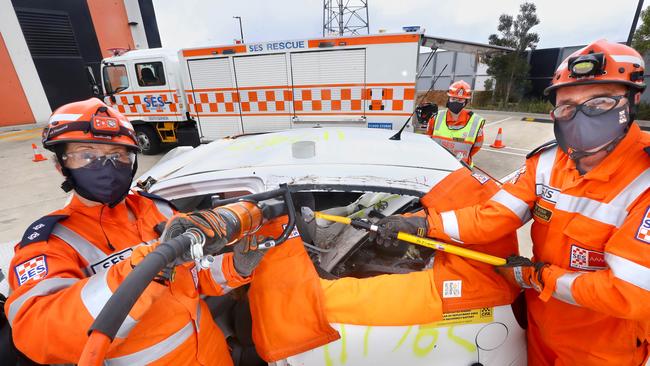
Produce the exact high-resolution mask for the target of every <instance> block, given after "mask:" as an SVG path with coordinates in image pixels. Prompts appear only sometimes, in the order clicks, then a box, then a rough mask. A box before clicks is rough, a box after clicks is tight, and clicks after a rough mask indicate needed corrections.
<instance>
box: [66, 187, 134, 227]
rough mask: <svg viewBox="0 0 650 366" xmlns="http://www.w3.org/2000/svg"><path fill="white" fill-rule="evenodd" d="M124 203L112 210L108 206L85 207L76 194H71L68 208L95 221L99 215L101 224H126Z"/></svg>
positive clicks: (126, 216) (126, 213)
mask: <svg viewBox="0 0 650 366" xmlns="http://www.w3.org/2000/svg"><path fill="white" fill-rule="evenodd" d="M125 201H126V200H125ZM125 201H122V202H120V203H118V204H117V205H116V206H115V207H113V208H110V207H108V205H97V206H86V205H85V204H84V203H83V202H81V200H80V199H79V197H78V196H77V194H73V195H72V200H71V201H70V204H69V205H68V207H69V208H70V209H71V210H73V211H76V212H79V213H81V214H83V215H85V216H88V217H91V218H95V219H97V220H99V218H100V215H101V219H102V222H113V223H127V222H129V214H128V211H127V207H126V203H125ZM130 206H132V205H130ZM102 207H103V210H102Z"/></svg>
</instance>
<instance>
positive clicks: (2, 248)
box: [0, 111, 553, 292]
mask: <svg viewBox="0 0 650 366" xmlns="http://www.w3.org/2000/svg"><path fill="white" fill-rule="evenodd" d="M478 113H479V114H480V115H482V116H483V117H485V118H486V126H485V144H484V147H483V149H482V150H481V151H480V152H479V153H478V154H477V155H476V157H475V164H476V166H478V167H480V168H481V169H483V170H484V171H486V172H487V173H488V174H489V175H491V176H492V177H495V178H497V179H501V178H503V177H504V176H506V175H508V174H509V173H511V172H513V171H514V170H516V169H518V168H519V167H520V166H521V165H522V164H523V163H524V161H525V156H526V154H527V153H528V152H529V151H530V150H532V149H534V148H535V147H537V146H539V145H541V144H542V143H544V142H546V141H548V140H551V139H552V138H553V128H552V124H550V123H539V122H525V121H522V117H524V116H525V115H524V114H521V113H504V112H491V111H479V112H478ZM499 128H502V130H503V142H504V144H505V145H506V147H505V148H503V149H494V148H491V147H489V145H490V144H492V142H493V141H494V139H495V137H496V135H497V132H498V129H499ZM40 133H41V129H40V128H28V129H17V130H15V131H11V130H7V129H5V130H4V131H2V132H0V166H2V167H3V169H2V170H3V172H2V174H0V186H2V187H4V188H3V190H2V192H3V197H2V200H0V268H7V264H5V263H6V262H8V261H9V259H10V257H11V256H12V254H13V250H12V245H11V243H16V242H18V241H19V240H20V238H21V236H22V234H23V232H24V231H25V230H26V228H27V226H28V225H29V224H31V223H32V222H34V221H35V220H37V219H38V218H40V217H42V216H44V215H46V214H48V213H50V212H52V211H54V210H56V209H58V208H61V207H63V206H64V205H65V202H66V200H67V198H68V195H67V194H66V193H64V192H63V191H62V190H61V189H60V188H59V186H60V184H61V182H62V181H63V179H62V176H61V174H60V173H59V172H58V171H57V170H56V169H55V165H54V163H53V162H54V158H53V156H52V154H51V153H49V152H47V151H43V150H41V153H42V154H43V155H44V156H46V157H47V158H48V160H46V161H42V162H32V157H33V151H32V147H31V144H32V143H34V144H36V145H37V146H39V147H40ZM162 155H163V154H160V155H155V156H140V157H139V160H138V163H139V169H138V176H139V175H140V174H141V173H144V172H145V171H146V170H148V169H149V168H150V167H151V166H153V165H154V164H155V163H156V162H157V161H158V160H159V159H160V158H161V157H162ZM528 232H529V229H528V228H526V227H524V228H522V229H521V230H520V233H519V234H520V247H521V250H522V253H524V254H528V255H530V239H529V235H528ZM3 290H4V289H3V288H2V286H0V292H4V291H3Z"/></svg>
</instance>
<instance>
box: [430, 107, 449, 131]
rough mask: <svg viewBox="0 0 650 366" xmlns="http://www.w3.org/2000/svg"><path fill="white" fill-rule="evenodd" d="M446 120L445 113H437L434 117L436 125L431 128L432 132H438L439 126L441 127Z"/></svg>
mask: <svg viewBox="0 0 650 366" xmlns="http://www.w3.org/2000/svg"><path fill="white" fill-rule="evenodd" d="M446 120H447V111H443V112H439V113H438V114H437V115H436V124H435V126H434V127H433V131H434V132H438V131H440V126H442V124H443V123H445V121H446Z"/></svg>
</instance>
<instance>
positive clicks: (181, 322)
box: [5, 98, 263, 365]
mask: <svg viewBox="0 0 650 366" xmlns="http://www.w3.org/2000/svg"><path fill="white" fill-rule="evenodd" d="M43 145H44V147H45V148H47V149H49V150H51V151H52V152H54V153H55V154H56V159H57V169H58V170H59V171H60V172H61V173H62V174H63V175H64V177H65V181H64V182H63V184H62V188H63V189H64V190H65V191H66V192H69V191H73V194H72V195H71V196H70V199H69V201H68V203H67V205H66V206H65V207H64V208H63V209H60V210H57V211H55V212H53V213H51V214H49V215H47V216H45V217H43V218H41V219H39V220H38V221H36V222H34V223H33V224H32V225H31V226H30V227H29V229H28V230H27V231H26V232H25V235H24V236H23V238H22V240H21V242H20V243H19V244H18V245H17V246H16V248H15V251H16V254H15V256H14V258H13V259H12V261H11V268H13V271H12V273H11V274H10V276H9V281H10V285H11V288H12V290H13V293H12V294H11V295H10V296H9V299H8V301H7V303H6V305H5V309H6V313H7V318H8V321H9V323H10V325H11V328H12V334H13V339H14V343H15V345H16V347H17V348H18V349H19V350H20V351H21V352H23V353H24V354H25V355H26V356H27V357H29V358H30V359H32V360H34V361H36V362H38V363H42V364H62V363H76V362H78V360H79V357H80V354H81V351H82V349H83V347H84V344H85V342H86V340H87V332H88V329H89V327H90V325H91V324H92V322H93V321H94V320H95V317H96V316H97V315H98V314H99V312H100V311H101V310H102V308H103V306H104V304H105V303H106V302H107V300H108V299H109V297H110V296H111V295H112V294H113V292H114V291H115V290H116V288H117V287H118V286H119V285H120V284H121V283H122V281H123V280H124V279H125V278H126V276H127V275H128V274H129V273H130V272H131V270H132V269H133V268H134V267H135V266H136V265H137V264H138V263H139V262H140V261H141V260H142V259H143V258H144V256H146V255H147V254H148V253H150V252H151V251H153V250H154V249H155V247H156V245H157V244H158V240H159V238H160V236H161V233H160V232H159V231H160V230H157V228H159V227H160V224H161V223H163V224H164V223H165V222H167V220H168V219H170V218H171V217H176V216H173V215H174V214H175V209H174V208H173V207H172V206H171V205H170V203H169V202H167V201H165V200H164V199H162V198H160V197H157V196H154V195H150V194H147V193H145V192H131V191H130V187H131V182H132V180H133V177H134V175H135V173H136V170H137V159H136V154H137V153H138V152H139V150H140V149H139V147H138V143H137V140H136V135H135V131H134V130H133V127H132V126H131V124H130V123H129V122H128V120H127V119H126V117H124V116H123V115H121V114H120V113H119V112H117V111H116V110H114V109H112V108H110V107H108V106H106V104H104V103H103V102H102V101H100V100H99V99H96V98H91V99H88V100H85V101H81V102H75V103H70V104H66V105H64V106H62V107H60V108H58V109H57V110H56V111H54V113H53V114H52V116H51V117H50V121H49V124H48V126H47V127H46V128H45V129H44V131H43ZM210 219H211V218H210V212H208V211H205V212H201V213H195V214H188V215H186V216H185V220H186V221H187V220H191V221H193V222H196V223H202V226H203V227H204V228H205V230H204V233H206V238H207V240H206V244H205V246H204V251H205V252H206V253H215V254H216V253H218V252H219V251H220V250H221V249H222V248H223V247H224V246H225V244H226V243H224V242H223V240H220V238H219V235H218V233H216V232H215V231H214V230H212V231H211V230H210V229H209V228H207V227H209V225H207V224H206V223H207V222H210ZM177 221H178V220H177ZM168 226H169V225H168ZM172 229H173V227H172ZM172 231H173V230H172ZM166 239H169V237H168V238H165V237H164V236H163V238H162V239H160V240H166ZM249 244H250V243H248V242H245V241H241V242H238V243H237V244H235V250H234V253H228V254H222V255H218V256H215V257H214V259H215V260H214V262H212V263H211V264H210V266H209V267H208V268H206V270H197V268H196V266H195V263H194V260H193V259H192V258H191V257H190V256H189V255H188V256H184V257H183V259H182V260H179V263H175V264H177V265H176V266H175V267H173V268H170V271H172V272H173V273H174V274H173V277H172V276H171V275H169V274H161V275H160V276H159V278H158V279H157V280H156V281H157V282H152V283H151V284H150V285H149V286H148V287H147V289H146V290H145V291H144V293H143V294H142V296H141V297H140V298H139V299H138V301H137V302H136V304H135V306H134V307H133V309H132V310H131V312H130V313H129V316H128V317H127V319H126V320H125V321H124V323H123V324H122V326H121V327H120V329H119V331H118V333H117V338H116V339H115V341H114V342H113V343H112V345H111V347H110V348H109V350H108V353H107V357H108V358H107V359H106V364H108V365H135V364H174V365H194V364H202V365H230V364H232V360H231V358H230V354H229V351H228V346H227V344H226V340H225V338H224V336H223V334H222V332H221V331H220V330H219V328H218V327H217V326H216V324H215V323H214V321H213V320H212V317H211V316H210V311H209V310H208V308H207V306H206V304H205V302H204V301H203V300H201V298H200V297H199V294H203V295H212V296H219V295H223V294H225V293H227V292H228V291H230V290H231V289H233V288H236V287H238V286H241V285H243V284H246V283H248V282H250V275H251V274H252V271H253V269H254V268H255V267H256V266H257V264H258V263H259V262H260V260H261V259H262V255H263V252H261V251H248V250H246V249H248V248H247V247H246V246H247V245H249ZM171 278H173V281H170V279H171ZM163 320H164V321H163Z"/></svg>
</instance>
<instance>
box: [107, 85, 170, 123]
mask: <svg viewBox="0 0 650 366" xmlns="http://www.w3.org/2000/svg"><path fill="white" fill-rule="evenodd" d="M105 102H106V104H108V105H110V106H111V107H113V108H116V109H117V110H118V111H119V112H120V113H122V114H124V115H125V116H127V117H137V116H152V117H153V116H181V112H180V109H181V108H180V103H179V100H178V94H177V93H176V91H175V90H149V91H141V92H121V93H118V94H115V102H114V103H113V102H112V101H111V100H110V98H105Z"/></svg>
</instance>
